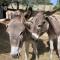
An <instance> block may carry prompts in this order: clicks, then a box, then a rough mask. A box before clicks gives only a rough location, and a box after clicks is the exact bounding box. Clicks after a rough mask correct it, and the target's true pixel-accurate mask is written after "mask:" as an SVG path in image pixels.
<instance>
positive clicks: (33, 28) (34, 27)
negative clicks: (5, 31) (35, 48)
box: [27, 12, 49, 39]
mask: <svg viewBox="0 0 60 60" xmlns="http://www.w3.org/2000/svg"><path fill="white" fill-rule="evenodd" d="M31 21H32V23H31V24H30V22H28V23H27V25H28V26H29V25H30V29H29V31H30V32H31V34H32V37H34V38H35V39H37V38H38V37H39V36H40V35H42V34H43V32H45V31H46V30H47V29H48V26H49V24H48V22H47V21H46V20H45V17H44V13H43V12H39V13H37V15H36V16H34V17H33V19H32V20H31Z"/></svg>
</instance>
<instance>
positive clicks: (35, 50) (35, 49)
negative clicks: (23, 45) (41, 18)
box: [32, 41, 38, 60]
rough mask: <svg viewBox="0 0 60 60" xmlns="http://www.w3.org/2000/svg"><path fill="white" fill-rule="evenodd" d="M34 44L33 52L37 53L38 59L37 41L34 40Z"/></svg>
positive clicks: (36, 57)
mask: <svg viewBox="0 0 60 60" xmlns="http://www.w3.org/2000/svg"><path fill="white" fill-rule="evenodd" d="M32 44H33V52H34V54H35V60H38V51H37V43H36V42H34V41H32Z"/></svg>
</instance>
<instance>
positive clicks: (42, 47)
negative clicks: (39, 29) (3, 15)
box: [0, 25, 58, 60]
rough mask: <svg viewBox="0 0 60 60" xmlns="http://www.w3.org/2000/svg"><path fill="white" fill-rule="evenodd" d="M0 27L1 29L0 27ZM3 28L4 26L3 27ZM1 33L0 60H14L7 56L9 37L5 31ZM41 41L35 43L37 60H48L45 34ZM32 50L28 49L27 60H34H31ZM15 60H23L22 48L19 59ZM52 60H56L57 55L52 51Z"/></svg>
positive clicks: (47, 45)
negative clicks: (28, 59)
mask: <svg viewBox="0 0 60 60" xmlns="http://www.w3.org/2000/svg"><path fill="white" fill-rule="evenodd" d="M0 27H2V26H1V25H0ZM3 27H4V26H3ZM0 29H2V31H0V60H15V59H12V58H11V56H10V55H9V52H10V41H9V36H8V34H7V33H6V32H5V29H6V28H4V30H3V28H0ZM40 38H41V39H40V40H39V41H37V44H38V46H37V49H38V56H39V60H49V44H48V35H47V34H46V33H45V34H44V35H43V36H42V37H40ZM32 51H33V49H32V47H31V44H30V47H29V58H30V60H34V59H33V56H32V55H33V52H32ZM16 60H24V47H22V51H21V55H20V57H19V59H16ZM52 60H58V55H57V54H56V51H55V50H54V52H53V59H52Z"/></svg>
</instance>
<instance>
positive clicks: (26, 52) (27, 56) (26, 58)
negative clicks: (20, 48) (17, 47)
mask: <svg viewBox="0 0 60 60" xmlns="http://www.w3.org/2000/svg"><path fill="white" fill-rule="evenodd" d="M24 50H25V60H29V43H28V42H27V41H25V49H24Z"/></svg>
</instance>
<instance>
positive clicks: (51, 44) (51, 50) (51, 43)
mask: <svg viewBox="0 0 60 60" xmlns="http://www.w3.org/2000/svg"><path fill="white" fill-rule="evenodd" d="M53 49H54V47H53V40H50V57H49V60H52V54H53Z"/></svg>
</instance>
